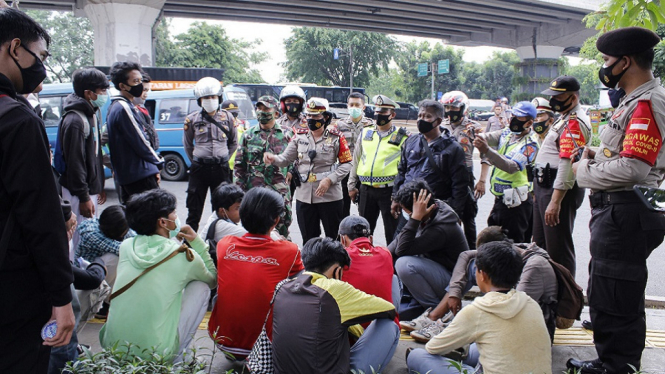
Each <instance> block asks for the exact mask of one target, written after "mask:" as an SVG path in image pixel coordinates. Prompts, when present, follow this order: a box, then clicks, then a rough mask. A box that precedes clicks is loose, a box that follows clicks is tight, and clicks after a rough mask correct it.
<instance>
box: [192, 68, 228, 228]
mask: <svg viewBox="0 0 665 374" xmlns="http://www.w3.org/2000/svg"><path fill="white" fill-rule="evenodd" d="M222 92H223V89H222V84H221V83H220V82H219V81H218V80H217V79H215V78H212V77H205V78H202V79H201V80H199V81H198V82H196V86H194V96H195V97H196V100H197V102H198V104H199V106H201V108H202V109H201V111H198V112H193V113H191V114H189V115H188V116H187V118H186V119H185V125H184V133H183V136H182V143H183V145H184V147H185V153H187V157H189V160H190V161H191V163H192V166H191V167H190V168H189V185H188V186H187V209H188V214H187V224H188V225H190V226H191V227H192V228H193V229H194V230H195V231H196V230H198V228H199V221H200V220H201V214H202V213H203V205H204V204H205V199H206V195H207V194H208V189H210V191H211V192H212V191H213V190H214V189H215V188H217V186H219V185H220V184H221V183H222V182H231V170H230V168H229V156H230V155H232V154H233V153H234V152H235V150H236V148H237V147H238V144H237V135H236V128H235V126H234V124H233V115H232V114H231V113H229V112H227V111H226V110H220V109H219V104H220V99H221V97H222Z"/></svg>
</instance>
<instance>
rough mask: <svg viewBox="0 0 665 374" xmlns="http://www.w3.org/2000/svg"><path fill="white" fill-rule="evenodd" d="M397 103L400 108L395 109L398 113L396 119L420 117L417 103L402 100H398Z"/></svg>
mask: <svg viewBox="0 0 665 374" xmlns="http://www.w3.org/2000/svg"><path fill="white" fill-rule="evenodd" d="M397 105H399V108H397V109H395V112H396V113H397V114H396V115H395V119H405V120H410V119H418V108H417V107H416V106H415V105H413V104H409V103H403V102H401V101H398V102H397Z"/></svg>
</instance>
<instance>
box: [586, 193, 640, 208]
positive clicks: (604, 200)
mask: <svg viewBox="0 0 665 374" xmlns="http://www.w3.org/2000/svg"><path fill="white" fill-rule="evenodd" d="M589 202H591V206H592V207H593V208H598V207H601V206H603V205H614V204H634V203H638V204H639V203H641V202H640V198H639V197H637V195H636V194H635V192H633V191H618V192H605V191H596V192H593V193H591V194H590V195H589Z"/></svg>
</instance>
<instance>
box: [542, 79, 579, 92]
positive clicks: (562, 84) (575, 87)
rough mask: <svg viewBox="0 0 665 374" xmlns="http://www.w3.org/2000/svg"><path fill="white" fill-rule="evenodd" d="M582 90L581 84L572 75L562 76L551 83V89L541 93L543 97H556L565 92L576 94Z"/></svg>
mask: <svg viewBox="0 0 665 374" xmlns="http://www.w3.org/2000/svg"><path fill="white" fill-rule="evenodd" d="M579 90H580V82H578V81H577V79H575V77H571V76H570V75H562V76H560V77H557V78H555V79H554V80H553V81H552V82H551V83H550V88H548V89H546V90H545V91H543V92H541V94H543V95H550V96H556V95H560V94H562V93H564V92H576V91H579Z"/></svg>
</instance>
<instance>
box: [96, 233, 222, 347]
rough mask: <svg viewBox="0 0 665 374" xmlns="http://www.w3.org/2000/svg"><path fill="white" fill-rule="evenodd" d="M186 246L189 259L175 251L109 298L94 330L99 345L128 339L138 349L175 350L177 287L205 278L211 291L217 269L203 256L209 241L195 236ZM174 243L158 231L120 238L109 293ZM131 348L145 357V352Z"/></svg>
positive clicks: (179, 292) (166, 252)
mask: <svg viewBox="0 0 665 374" xmlns="http://www.w3.org/2000/svg"><path fill="white" fill-rule="evenodd" d="M191 245H192V248H193V251H192V252H194V260H193V261H192V262H189V261H187V257H186V255H185V254H184V253H179V254H178V255H176V256H175V257H173V258H171V259H170V260H168V261H166V262H165V263H163V264H161V265H159V266H157V267H156V268H154V269H153V270H151V271H150V272H149V273H147V274H145V275H143V276H142V277H141V278H140V279H139V280H138V281H137V282H136V283H135V284H134V285H133V286H131V287H130V288H129V289H128V290H127V291H125V293H123V294H122V295H120V296H118V297H116V298H114V299H113V302H112V303H111V308H110V310H109V316H108V319H107V321H106V324H105V325H104V326H103V327H102V329H101V331H100V332H99V341H100V342H101V344H102V346H103V347H104V348H108V347H111V346H113V345H114V344H115V343H116V342H119V343H120V344H119V345H123V344H124V343H125V342H131V343H132V344H133V345H137V346H139V347H140V348H141V350H143V349H150V348H151V347H155V348H156V352H158V353H160V354H165V355H171V356H175V355H177V354H178V347H179V342H180V339H179V337H178V322H179V321H180V308H181V299H182V291H183V290H184V288H185V287H186V286H187V284H189V282H192V281H202V282H205V283H207V284H208V285H209V286H210V288H211V289H212V288H215V287H216V286H217V270H216V269H215V265H214V264H213V262H212V259H211V258H210V254H208V245H207V244H205V243H204V242H203V240H202V239H201V238H199V237H197V238H196V240H194V241H193V242H192V243H191ZM179 247H180V244H179V243H178V242H176V241H175V240H171V239H167V238H165V237H163V236H160V235H152V236H144V235H138V236H136V237H134V238H130V239H127V240H125V241H124V242H123V243H122V245H121V246H120V260H119V263H118V275H117V278H116V281H115V285H114V287H113V291H114V292H115V291H117V290H119V289H120V288H122V287H124V286H125V285H126V284H128V283H129V282H131V281H132V280H133V279H134V278H136V277H137V276H139V274H141V273H142V272H143V271H144V270H145V269H146V268H148V267H150V266H152V265H154V264H156V263H158V262H159V261H161V260H163V259H164V258H166V257H167V256H168V255H170V254H171V253H172V252H173V251H176V250H177V249H178V248H179ZM132 351H133V352H134V353H135V354H138V355H141V356H143V357H145V358H147V356H148V352H144V353H142V352H140V350H138V349H136V350H134V349H133V350H132Z"/></svg>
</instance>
